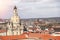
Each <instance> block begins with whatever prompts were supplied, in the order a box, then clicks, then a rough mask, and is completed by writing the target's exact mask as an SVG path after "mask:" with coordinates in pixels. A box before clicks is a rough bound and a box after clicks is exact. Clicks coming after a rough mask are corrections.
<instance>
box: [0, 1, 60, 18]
mask: <svg viewBox="0 0 60 40" xmlns="http://www.w3.org/2000/svg"><path fill="white" fill-rule="evenodd" d="M59 2H60V0H5V1H4V0H0V18H5V19H6V18H10V17H11V16H12V15H13V8H14V6H15V5H16V6H17V9H18V10H17V11H18V14H19V16H20V17H21V18H46V17H60V5H59V4H60V3H59Z"/></svg>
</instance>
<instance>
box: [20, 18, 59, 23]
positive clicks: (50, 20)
mask: <svg viewBox="0 0 60 40" xmlns="http://www.w3.org/2000/svg"><path fill="white" fill-rule="evenodd" d="M37 19H39V20H44V21H49V22H58V23H60V17H51V18H29V19H21V20H22V21H34V20H37Z"/></svg>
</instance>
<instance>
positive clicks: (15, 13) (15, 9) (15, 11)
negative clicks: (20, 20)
mask: <svg viewBox="0 0 60 40" xmlns="http://www.w3.org/2000/svg"><path fill="white" fill-rule="evenodd" d="M13 10H14V15H15V16H17V15H18V13H17V7H16V6H14V9H13Z"/></svg>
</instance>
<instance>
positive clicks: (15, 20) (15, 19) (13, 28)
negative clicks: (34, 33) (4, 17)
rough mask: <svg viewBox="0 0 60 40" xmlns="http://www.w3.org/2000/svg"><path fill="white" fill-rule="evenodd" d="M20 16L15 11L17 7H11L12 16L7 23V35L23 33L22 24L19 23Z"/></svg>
mask: <svg viewBox="0 0 60 40" xmlns="http://www.w3.org/2000/svg"><path fill="white" fill-rule="evenodd" d="M20 23H21V22H20V17H19V16H18V13H17V7H16V6H15V7H14V9H13V16H12V17H11V19H10V22H9V23H8V24H7V27H8V30H7V35H20V34H22V33H23V26H22V25H21V24H20Z"/></svg>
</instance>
